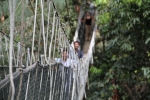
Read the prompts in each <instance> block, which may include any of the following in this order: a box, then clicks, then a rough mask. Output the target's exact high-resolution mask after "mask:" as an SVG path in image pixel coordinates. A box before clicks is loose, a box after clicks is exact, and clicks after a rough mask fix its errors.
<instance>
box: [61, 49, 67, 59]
mask: <svg viewBox="0 0 150 100" xmlns="http://www.w3.org/2000/svg"><path fill="white" fill-rule="evenodd" d="M62 58H63V60H67V58H68V49H67V48H64V49H63V52H62Z"/></svg>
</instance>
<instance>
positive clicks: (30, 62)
mask: <svg viewBox="0 0 150 100" xmlns="http://www.w3.org/2000/svg"><path fill="white" fill-rule="evenodd" d="M37 2H38V0H36V3H35V10H34V11H35V15H34V27H33V39H32V51H31V62H30V65H31V64H32V57H33V56H34V54H33V50H34V39H35V30H36V29H35V28H36V17H37V16H36V15H37ZM33 60H34V61H35V59H34V58H33Z"/></svg>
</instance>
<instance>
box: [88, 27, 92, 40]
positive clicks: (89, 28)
mask: <svg viewBox="0 0 150 100" xmlns="http://www.w3.org/2000/svg"><path fill="white" fill-rule="evenodd" d="M90 36H91V25H88V40H90Z"/></svg>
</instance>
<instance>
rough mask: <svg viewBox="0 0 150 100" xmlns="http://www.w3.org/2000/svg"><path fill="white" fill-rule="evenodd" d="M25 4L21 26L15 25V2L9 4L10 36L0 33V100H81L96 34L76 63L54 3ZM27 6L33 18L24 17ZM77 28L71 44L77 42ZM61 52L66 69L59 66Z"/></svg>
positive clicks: (91, 59)
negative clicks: (66, 58)
mask: <svg viewBox="0 0 150 100" xmlns="http://www.w3.org/2000/svg"><path fill="white" fill-rule="evenodd" d="M25 1H28V0H22V1H21V3H20V4H21V6H22V10H21V22H20V23H16V21H17V19H15V18H16V17H17V16H18V15H16V14H15V9H16V0H9V9H10V18H9V19H10V28H9V29H10V30H9V31H10V35H9V36H7V35H6V33H3V32H0V70H1V69H3V70H1V71H2V73H1V74H0V100H82V98H83V95H84V94H86V93H85V86H86V82H87V78H88V70H89V64H90V63H92V62H93V57H92V55H93V48H94V45H95V44H94V43H95V31H94V32H93V36H92V39H91V43H90V45H89V50H88V52H87V54H86V56H85V57H84V58H82V59H78V56H77V54H76V53H75V51H74V48H73V46H72V45H71V44H70V43H69V40H68V38H67V35H66V33H65V29H64V28H63V25H62V23H61V19H60V15H59V13H58V12H57V9H56V6H55V4H54V2H53V0H47V1H45V0H35V2H31V0H29V1H28V2H25ZM29 4H30V7H31V8H32V12H33V15H30V16H27V17H25V15H26V13H25V9H27V8H28V6H29ZM80 16H82V12H80ZM80 19H81V17H79V20H80ZM30 23H33V24H34V25H33V26H31V25H29V24H30ZM29 26H31V27H32V29H31V27H29ZM79 26H80V23H79V24H78V26H77V30H76V33H75V37H74V41H75V40H78V38H79V37H78V30H79ZM16 38H19V42H18V41H16ZM30 44H32V45H30ZM64 48H67V49H68V52H69V54H68V59H69V61H70V65H69V66H63V65H62V63H61V59H62V52H63V49H64ZM8 66H9V67H8ZM85 96H86V95H85Z"/></svg>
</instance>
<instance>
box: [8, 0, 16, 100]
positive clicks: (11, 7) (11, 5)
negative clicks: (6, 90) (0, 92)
mask: <svg viewBox="0 0 150 100" xmlns="http://www.w3.org/2000/svg"><path fill="white" fill-rule="evenodd" d="M15 1H16V0H9V10H10V11H9V12H10V19H11V20H10V46H9V76H10V83H11V88H12V94H11V100H14V94H15V86H14V82H13V72H12V51H13V35H14V27H15V24H14V21H15V17H14V16H15V14H14V13H15V3H16V2H15Z"/></svg>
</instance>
